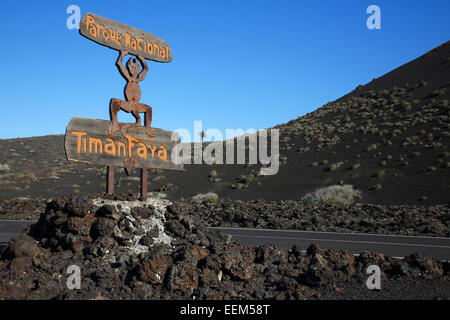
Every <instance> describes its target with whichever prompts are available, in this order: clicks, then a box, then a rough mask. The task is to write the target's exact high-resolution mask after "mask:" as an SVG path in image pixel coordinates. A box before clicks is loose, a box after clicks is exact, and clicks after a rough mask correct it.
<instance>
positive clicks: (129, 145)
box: [125, 136, 138, 158]
mask: <svg viewBox="0 0 450 320" xmlns="http://www.w3.org/2000/svg"><path fill="white" fill-rule="evenodd" d="M125 138H127V140H128V157H130V158H131V150H132V149H133V146H134V142H138V141H137V140H136V139H135V138H133V137H130V136H125Z"/></svg>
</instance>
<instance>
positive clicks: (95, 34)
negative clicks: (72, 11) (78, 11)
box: [80, 13, 172, 62]
mask: <svg viewBox="0 0 450 320" xmlns="http://www.w3.org/2000/svg"><path fill="white" fill-rule="evenodd" d="M80 34H81V35H82V36H84V37H86V38H88V39H90V40H92V41H94V42H97V43H99V44H101V45H104V46H106V47H109V48H111V49H115V50H118V51H122V50H126V51H128V53H130V54H133V55H136V56H142V57H144V58H145V59H148V60H153V61H157V62H171V61H172V50H170V47H169V45H168V43H167V42H166V41H164V40H163V39H161V38H158V37H157V36H154V35H153V34H151V33H148V32H146V31H142V30H139V29H137V28H134V27H132V26H129V25H126V24H123V23H120V22H118V21H114V20H111V19H108V18H104V17H101V16H99V15H96V14H93V13H86V14H85V15H84V16H83V18H82V19H81V21H80Z"/></svg>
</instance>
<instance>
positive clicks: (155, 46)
mask: <svg viewBox="0 0 450 320" xmlns="http://www.w3.org/2000/svg"><path fill="white" fill-rule="evenodd" d="M153 48H154V50H155V54H159V44H157V43H154V44H153ZM156 49H158V52H156Z"/></svg>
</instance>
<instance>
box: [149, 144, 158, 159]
mask: <svg viewBox="0 0 450 320" xmlns="http://www.w3.org/2000/svg"><path fill="white" fill-rule="evenodd" d="M148 147H149V148H150V151H151V152H152V159H153V158H154V157H155V150H156V146H154V147H153V148H152V145H151V144H149V145H148Z"/></svg>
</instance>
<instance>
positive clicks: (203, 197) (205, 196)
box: [192, 192, 219, 202]
mask: <svg viewBox="0 0 450 320" xmlns="http://www.w3.org/2000/svg"><path fill="white" fill-rule="evenodd" d="M217 200H219V196H218V195H217V194H216V193H214V192H208V193H200V194H197V195H195V196H193V197H192V201H194V202H203V201H205V202H212V201H217Z"/></svg>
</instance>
